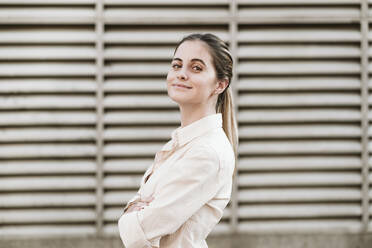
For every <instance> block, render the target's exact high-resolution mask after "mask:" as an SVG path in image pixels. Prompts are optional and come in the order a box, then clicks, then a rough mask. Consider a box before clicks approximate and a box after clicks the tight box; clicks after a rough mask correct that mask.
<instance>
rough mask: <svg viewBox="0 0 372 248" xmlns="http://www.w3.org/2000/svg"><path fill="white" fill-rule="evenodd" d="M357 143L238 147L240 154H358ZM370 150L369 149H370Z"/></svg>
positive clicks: (256, 143) (264, 143) (249, 144)
mask: <svg viewBox="0 0 372 248" xmlns="http://www.w3.org/2000/svg"><path fill="white" fill-rule="evenodd" d="M361 150H362V147H361V144H360V142H358V141H342V140H340V141H333V140H324V141H252V142H242V143H241V144H240V145H239V152H240V153H241V154H257V155H258V154H259V155H265V154H327V153H328V154H334V153H337V154H359V153H360V152H361ZM370 150H371V149H370Z"/></svg>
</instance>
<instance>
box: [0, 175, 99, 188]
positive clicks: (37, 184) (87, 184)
mask: <svg viewBox="0 0 372 248" xmlns="http://www.w3.org/2000/svg"><path fill="white" fill-rule="evenodd" d="M95 187H96V178H95V177H94V176H74V177H71V176H59V177H57V176H48V177H27V176H23V177H12V178H7V177H5V178H2V179H1V181H0V191H2V192H7V191H18V190H22V191H33V190H89V189H94V188H95Z"/></svg>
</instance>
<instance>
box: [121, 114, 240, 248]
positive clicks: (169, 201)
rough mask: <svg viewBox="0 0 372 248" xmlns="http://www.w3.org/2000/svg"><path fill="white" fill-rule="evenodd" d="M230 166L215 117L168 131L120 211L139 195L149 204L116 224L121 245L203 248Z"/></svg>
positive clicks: (226, 196)
mask: <svg viewBox="0 0 372 248" xmlns="http://www.w3.org/2000/svg"><path fill="white" fill-rule="evenodd" d="M234 166H235V156H234V152H233V149H232V146H231V145H230V142H229V140H228V139H227V137H226V135H225V132H224V131H223V129H222V115H221V114H220V113H218V114H214V115H209V116H206V117H204V118H202V119H200V120H198V121H195V122H193V123H191V124H190V125H188V126H186V127H183V128H181V127H179V128H177V129H176V130H174V131H173V132H172V139H171V140H170V141H169V142H168V143H166V144H165V145H164V147H163V148H162V149H161V150H160V151H159V152H158V153H157V154H156V156H155V160H154V163H153V164H152V165H151V166H150V167H149V168H148V169H147V170H146V172H145V174H144V176H143V178H142V181H141V186H140V189H139V190H138V192H137V194H136V195H135V196H134V197H133V198H132V199H131V200H130V201H129V202H128V204H127V205H126V207H125V209H124V211H125V210H126V209H127V207H128V206H129V205H130V204H131V203H132V202H134V201H135V200H136V199H139V198H141V197H142V198H145V197H148V196H150V195H152V196H153V197H154V200H152V201H151V202H150V204H149V205H148V206H145V207H144V208H143V209H142V210H139V211H134V212H130V213H125V212H124V214H123V215H122V216H121V217H120V219H119V221H118V227H119V232H120V237H121V240H122V241H123V244H124V245H125V247H126V248H143V247H160V248H168V247H169V248H170V247H172V248H182V247H185V248H193V247H195V248H196V247H197V248H201V247H202V248H205V247H208V246H207V243H206V241H205V239H206V237H207V236H208V234H209V233H210V232H211V231H212V229H213V228H214V227H215V226H216V224H217V223H218V222H219V221H220V219H221V217H222V215H223V210H224V208H225V207H226V205H227V204H228V202H229V200H230V196H231V190H232V175H233V171H234ZM148 176H149V177H148ZM147 178H148V180H147V181H146V179H147Z"/></svg>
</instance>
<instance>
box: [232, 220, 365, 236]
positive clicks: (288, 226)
mask: <svg viewBox="0 0 372 248" xmlns="http://www.w3.org/2000/svg"><path fill="white" fill-rule="evenodd" d="M238 230H239V232H243V233H268V232H269V233H273V232H274V233H308V234H309V233H319V232H322V233H324V232H325V233H340V232H341V233H360V232H361V231H362V225H361V222H360V220H359V219H358V218H356V219H355V220H322V219H319V220H277V221H247V222H245V223H239V224H238Z"/></svg>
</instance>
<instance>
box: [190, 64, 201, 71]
mask: <svg viewBox="0 0 372 248" xmlns="http://www.w3.org/2000/svg"><path fill="white" fill-rule="evenodd" d="M192 68H193V69H194V70H196V71H201V70H202V68H201V67H200V66H197V65H195V66H193V67H192Z"/></svg>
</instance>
